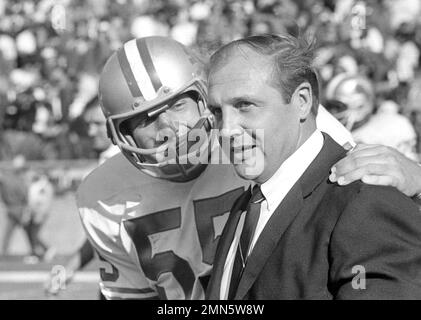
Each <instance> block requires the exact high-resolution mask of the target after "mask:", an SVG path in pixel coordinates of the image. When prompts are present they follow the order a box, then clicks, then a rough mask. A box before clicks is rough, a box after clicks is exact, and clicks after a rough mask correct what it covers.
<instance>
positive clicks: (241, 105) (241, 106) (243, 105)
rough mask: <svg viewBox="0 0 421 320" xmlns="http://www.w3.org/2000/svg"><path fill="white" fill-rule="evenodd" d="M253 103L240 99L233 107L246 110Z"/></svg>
mask: <svg viewBox="0 0 421 320" xmlns="http://www.w3.org/2000/svg"><path fill="white" fill-rule="evenodd" d="M253 106H254V104H253V103H251V102H248V101H240V102H238V103H236V104H235V107H236V108H237V109H240V110H242V111H247V110H248V109H250V108H251V107H253Z"/></svg>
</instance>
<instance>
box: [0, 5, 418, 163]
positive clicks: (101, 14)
mask: <svg viewBox="0 0 421 320" xmlns="http://www.w3.org/2000/svg"><path fill="white" fill-rule="evenodd" d="M420 13H421V0H393V1H392V0H365V1H359V0H358V1H357V0H341V1H334V0H297V1H292V0H244V1H240V0H226V1H217V0H168V1H165V0H153V1H152V0H116V1H111V0H84V1H82V0H73V1H71V0H39V1H37V0H19V1H18V0H0V160H10V159H11V158H12V157H13V156H14V155H16V154H23V155H24V156H25V158H26V159H27V160H43V159H49V160H51V159H80V158H88V159H92V158H97V157H98V155H99V151H98V148H96V147H95V144H92V140H91V139H92V138H91V137H90V135H89V134H88V131H89V130H88V125H87V123H86V119H85V115H84V113H85V110H87V109H89V108H90V106H92V105H95V104H98V100H97V97H96V93H97V81H98V74H99V72H100V70H101V68H102V66H103V64H104V63H105V61H106V59H107V57H108V56H109V55H110V54H111V52H112V51H114V50H116V49H117V48H119V47H120V46H121V44H122V43H123V42H125V41H127V40H128V39H130V38H132V37H143V36H149V35H164V36H171V37H173V38H174V39H176V40H178V41H180V42H182V43H183V44H185V45H188V46H190V47H194V48H196V49H197V50H198V51H199V52H201V53H202V54H204V55H209V54H210V53H212V51H213V50H214V49H216V48H217V47H219V46H220V45H222V44H224V43H227V42H228V41H230V40H233V39H236V38H239V37H242V36H246V35H251V34H262V33H277V34H282V33H285V32H288V33H292V34H298V33H301V34H308V35H310V36H316V38H317V42H316V46H317V48H318V49H317V53H318V58H317V60H316V67H317V69H318V71H319V74H320V80H321V85H322V87H323V88H324V89H325V90H323V92H325V95H324V96H323V100H322V102H323V104H324V105H325V106H326V107H327V108H328V109H329V110H330V111H331V112H332V113H334V114H335V115H336V116H337V117H338V119H340V120H341V121H342V122H343V123H344V124H345V125H346V126H347V127H348V128H349V129H350V130H352V131H354V130H358V129H361V128H363V127H364V126H366V125H367V124H370V126H369V127H370V128H371V129H370V130H368V131H367V130H365V131H364V130H363V133H362V134H361V133H360V134H356V137H358V139H357V140H358V141H364V142H367V139H365V136H372V135H373V132H375V133H379V132H383V131H384V132H385V134H386V133H387V134H389V136H390V135H392V136H393V135H397V136H400V135H402V136H404V137H402V139H400V138H399V139H400V140H403V141H404V144H405V146H404V147H403V148H402V150H406V149H408V148H409V149H412V151H411V152H413V153H414V154H415V153H417V152H418V153H419V152H420V138H419V137H420V135H421V103H419V100H420V98H421V73H420V65H419V63H420V48H421V15H420ZM344 79H345V80H344ZM350 97H351V98H350ZM378 115H380V118H379V117H377V116H378ZM402 117H403V118H402ZM396 119H399V120H396ZM373 122H374V125H373ZM393 124H394V125H393ZM389 125H390V126H389ZM379 127H380V128H382V129H379ZM403 127H408V128H409V129H408V130H403V129H402V128H403ZM373 128H374V129H373ZM382 130H383V131H382ZM403 132H405V133H403ZM378 135H379V136H380V138H379V140H380V141H377V140H374V141H372V140H370V139H369V140H370V141H368V142H374V143H379V142H380V143H381V142H383V140H385V141H388V142H390V138H389V137H385V136H384V135H383V134H382V133H381V134H378ZM408 139H409V140H410V141H409V142H408V141H407V140H408ZM400 140H399V141H398V142H396V145H397V146H399V145H400V144H402V141H400Z"/></svg>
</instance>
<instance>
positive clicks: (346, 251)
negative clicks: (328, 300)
mask: <svg viewBox="0 0 421 320" xmlns="http://www.w3.org/2000/svg"><path fill="white" fill-rule="evenodd" d="M329 259H330V270H329V290H330V291H331V292H332V294H333V296H334V298H336V299H421V214H420V212H419V210H418V207H417V206H416V205H415V203H414V202H413V201H411V199H409V198H408V197H406V196H405V195H403V194H401V193H400V192H398V191H397V190H396V189H394V188H391V187H377V186H369V185H362V186H361V188H360V190H359V192H358V194H357V195H356V196H355V197H354V198H353V200H352V201H351V202H350V203H349V204H348V205H347V206H346V207H345V209H344V210H343V212H342V214H341V216H340V218H339V220H338V221H337V223H336V226H335V228H334V230H333V233H332V237H331V242H330V248H329Z"/></svg>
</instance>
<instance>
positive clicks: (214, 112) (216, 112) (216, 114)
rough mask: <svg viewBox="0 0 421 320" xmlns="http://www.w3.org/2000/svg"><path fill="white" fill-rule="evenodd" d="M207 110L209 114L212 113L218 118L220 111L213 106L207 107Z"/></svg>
mask: <svg viewBox="0 0 421 320" xmlns="http://www.w3.org/2000/svg"><path fill="white" fill-rule="evenodd" d="M209 110H210V112H212V113H213V114H214V115H215V116H219V115H220V114H221V109H220V108H216V107H213V106H209Z"/></svg>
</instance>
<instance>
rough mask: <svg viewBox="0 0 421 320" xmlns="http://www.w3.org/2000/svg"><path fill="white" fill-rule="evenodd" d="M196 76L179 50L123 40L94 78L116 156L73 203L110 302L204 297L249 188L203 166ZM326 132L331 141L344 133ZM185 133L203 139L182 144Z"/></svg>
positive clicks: (191, 59)
mask: <svg viewBox="0 0 421 320" xmlns="http://www.w3.org/2000/svg"><path fill="white" fill-rule="evenodd" d="M203 70H204V65H203V63H202V62H201V61H200V59H199V58H198V57H196V56H195V54H194V53H193V52H192V51H190V50H189V49H187V48H186V47H184V46H183V45H181V44H180V43H178V42H176V41H174V40H171V39H169V38H163V37H147V38H140V39H133V40H130V41H128V42H126V43H125V44H124V45H123V47H122V48H120V49H119V50H118V51H117V52H115V53H114V54H113V55H112V56H111V57H110V58H109V60H108V61H107V63H106V64H105V67H104V69H103V71H102V73H101V77H100V83H99V97H100V102H101V106H102V108H103V112H104V114H105V116H106V118H107V126H108V130H109V135H110V137H111V139H112V141H113V143H114V144H116V145H118V146H119V148H120V149H121V151H122V153H121V154H117V155H116V156H114V157H112V158H110V159H108V160H107V161H105V163H103V164H102V165H101V166H100V167H98V168H97V169H95V170H94V171H93V172H92V173H91V174H90V175H89V176H88V177H87V178H86V179H85V180H84V181H83V183H82V184H81V186H80V187H79V189H78V193H77V204H78V208H79V212H80V215H81V218H82V222H83V226H84V228H85V231H86V233H87V235H88V238H89V239H90V241H91V242H92V244H93V246H94V248H95V250H96V251H97V252H98V254H99V256H100V259H101V260H102V266H101V267H100V276H101V283H100V286H101V289H102V293H103V295H104V296H105V297H106V298H108V299H125V298H129V299H202V298H204V292H205V288H206V285H207V280H208V277H209V274H210V272H211V269H212V262H213V258H214V254H215V249H216V245H217V242H218V240H219V236H220V234H221V231H222V229H223V227H224V224H225V222H226V220H227V216H228V214H229V211H230V209H231V207H232V205H233V203H234V201H235V200H236V198H237V197H238V196H239V195H240V194H241V193H242V192H243V191H244V189H245V188H247V187H249V184H248V182H247V181H245V180H241V179H240V178H239V177H238V176H237V175H236V173H235V171H234V170H233V167H232V166H231V165H229V164H218V165H213V164H210V165H206V163H207V160H209V158H212V156H213V155H214V154H218V155H219V152H220V149H219V148H218V145H217V144H213V143H212V131H211V129H212V128H213V122H214V119H213V115H212V114H211V113H210V112H209V110H208V108H207V105H206V98H207V93H206V77H205V74H204V72H203ZM326 121H327V123H331V121H335V120H332V118H328V119H327V120H326ZM326 121H322V122H323V123H325V122H326ZM338 128H339V129H338ZM321 129H322V130H325V128H324V127H323V128H321ZM327 130H328V131H329V133H330V134H331V135H332V136H333V137H334V138H335V137H336V138H337V137H338V136H341V134H336V135H335V131H337V130H339V131H341V133H343V130H344V129H343V128H341V127H335V129H334V130H333V132H332V130H330V129H327ZM191 132H195V133H196V134H197V133H200V134H201V135H202V136H205V137H207V138H208V139H199V141H198V142H197V143H186V141H188V140H189V139H187V140H186V136H189V133H191ZM345 132H346V131H345ZM344 136H347V134H345V135H343V137H344ZM341 139H343V138H338V140H341ZM344 142H345V141H343V140H342V141H340V143H342V144H343V143H344ZM204 150H209V152H203V151H204ZM197 155H199V157H200V161H185V160H186V159H191V158H195V157H197ZM130 163H131V164H130Z"/></svg>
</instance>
